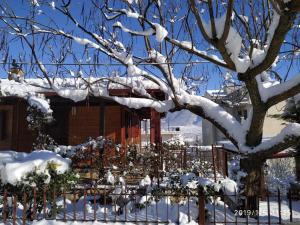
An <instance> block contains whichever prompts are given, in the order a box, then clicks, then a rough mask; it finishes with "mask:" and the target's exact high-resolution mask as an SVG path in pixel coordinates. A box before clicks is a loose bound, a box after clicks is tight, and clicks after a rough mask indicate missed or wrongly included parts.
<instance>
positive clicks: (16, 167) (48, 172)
mask: <svg viewBox="0 0 300 225" xmlns="http://www.w3.org/2000/svg"><path fill="white" fill-rule="evenodd" d="M9 153H12V152H9ZM3 154H4V155H6V159H5V160H4V161H3V164H2V165H1V163H2V162H1V163H0V174H1V177H0V178H1V182H2V187H1V188H2V189H4V188H5V189H6V190H8V192H9V196H10V195H16V196H18V198H19V199H22V197H23V194H24V193H26V195H27V204H28V205H27V209H28V211H27V213H28V215H30V214H31V213H32V209H33V204H34V192H33V189H34V188H35V189H36V204H37V211H38V212H40V211H41V210H42V208H43V192H44V190H47V191H46V200H47V202H48V207H49V213H51V210H53V209H54V207H55V209H58V208H57V207H56V206H53V205H51V204H52V198H53V194H54V193H53V192H54V191H55V196H59V195H60V194H61V193H62V191H63V189H64V190H66V191H67V190H68V189H71V188H72V187H74V186H75V185H76V184H77V181H78V176H77V174H75V173H74V172H73V171H71V170H70V160H68V159H64V158H62V157H61V156H59V155H57V154H55V153H53V152H51V151H45V150H43V151H34V152H32V153H30V154H25V153H24V154H22V155H20V154H19V153H18V154H17V155H16V154H7V152H6V153H3ZM3 154H2V153H0V157H1V156H2V155H3ZM15 156H17V157H15ZM4 157H5V156H4ZM8 213H10V212H8Z"/></svg>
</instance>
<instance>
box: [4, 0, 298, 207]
mask: <svg viewBox="0 0 300 225" xmlns="http://www.w3.org/2000/svg"><path fill="white" fill-rule="evenodd" d="M19 4H22V5H23V8H22V9H23V10H24V11H20V9H19V10H17V8H16V6H14V5H12V3H8V2H7V3H5V2H4V3H1V4H0V7H1V10H2V14H1V15H0V21H1V29H2V35H3V36H2V40H1V46H2V48H1V49H2V54H3V58H4V68H6V67H7V64H5V63H6V62H8V59H9V52H10V51H11V50H10V46H11V45H12V44H13V43H16V44H17V45H18V46H24V47H23V49H24V50H29V51H30V54H28V55H25V54H23V55H21V56H20V58H21V60H30V61H31V63H30V65H28V71H30V72H31V73H32V74H35V75H36V76H37V77H39V78H42V79H45V80H46V81H47V82H48V85H47V88H51V89H53V90H54V91H57V92H58V93H59V94H61V95H62V93H61V87H62V86H63V84H61V83H59V84H58V83H57V82H56V80H57V78H68V77H72V76H75V78H76V79H80V80H81V82H82V83H81V84H84V85H83V86H82V87H84V89H85V92H84V93H85V94H86V95H97V96H99V95H100V96H105V97H107V98H111V99H113V100H115V101H118V102H119V103H121V104H124V105H127V106H129V107H133V108H142V107H154V108H155V109H156V110H157V111H169V110H173V111H176V110H182V109H187V110H189V111H191V112H193V113H195V114H197V115H199V116H201V117H203V118H205V119H207V120H209V121H210V122H211V123H213V124H214V125H215V126H216V127H217V128H218V129H219V130H220V131H222V132H223V133H224V135H225V136H226V137H227V138H228V139H229V140H230V141H231V142H232V143H233V144H234V145H235V146H236V147H237V149H238V152H239V154H241V155H242V156H244V157H243V160H242V162H241V169H242V170H243V171H244V172H246V173H247V177H246V178H245V180H244V182H245V193H246V195H247V196H248V197H249V199H250V201H249V206H248V207H249V208H255V207H256V204H257V202H256V200H255V196H256V195H257V193H259V191H260V190H259V187H260V182H261V166H262V165H263V163H264V162H265V160H266V158H268V157H269V156H271V155H273V154H274V153H277V152H280V151H282V150H284V149H286V148H288V147H290V146H293V145H295V144H296V143H297V142H298V141H299V134H300V125H299V124H297V123H291V124H288V125H287V126H286V128H284V129H283V130H282V131H281V133H280V134H278V135H277V136H275V137H273V138H272V139H270V140H268V141H265V142H262V135H263V124H264V119H265V116H266V112H267V110H268V109H269V108H270V107H272V106H273V105H275V104H277V103H279V102H281V101H284V100H286V99H287V98H289V97H291V96H294V95H295V94H297V93H299V91H300V75H297V74H292V73H296V69H295V65H297V53H298V52H299V47H300V46H299V37H300V36H299V30H300V28H299V27H300V26H299V14H298V11H299V10H300V2H299V1H297V0H262V1H253V0H249V1H243V0H236V1H234V0H227V1H225V0H216V1H212V0H206V1H204V0H203V1H201V0H199V1H198V0H187V1H179V0H178V1H174V0H170V1H168V0H148V1H146V0H144V1H143V0H123V1H121V0H120V1H109V0H105V1H97V0H91V1H89V2H88V3H87V1H84V3H78V1H71V0H61V1H46V0H43V1H42V0H32V1H31V2H29V1H28V2H27V1H25V2H23V3H21V2H20V3H19ZM18 7H19V5H18ZM19 8H20V7H19ZM199 59H202V60H206V61H208V62H210V64H209V65H207V64H206V65H204V64H201V63H199ZM84 61H85V62H91V63H86V64H87V65H85V67H84V64H85V63H84ZM47 63H48V64H50V65H48V64H47ZM108 63H110V66H105V65H106V64H108ZM73 64H74V65H73ZM116 64H118V65H119V67H114V68H112V67H113V66H114V65H116ZM108 65H109V64H108ZM50 66H51V68H50V69H47V67H48V68H49V67H50ZM226 70H230V71H232V73H234V76H235V79H236V80H237V82H240V83H241V84H242V85H244V86H245V87H246V89H247V91H248V94H249V96H250V99H251V103H252V113H251V115H250V116H249V117H248V119H247V121H246V122H245V123H243V124H241V123H240V122H239V121H237V120H236V119H235V118H234V117H233V116H232V115H231V114H229V113H228V112H226V111H225V110H224V109H223V108H222V107H221V106H219V105H218V104H216V103H214V102H212V101H210V100H208V99H206V98H204V97H201V96H200V95H199V93H200V92H199V87H201V85H202V84H203V81H205V80H207V79H208V78H209V77H213V76H218V75H217V74H218V72H220V73H224V71H226ZM74 71H75V72H74ZM99 73H102V74H101V76H99V78H98V79H93V80H92V81H91V79H88V77H89V76H95V77H97V76H98V74H99ZM105 73H106V74H105ZM266 73H267V74H270V75H275V76H276V77H277V78H280V80H281V82H269V81H268V80H266V79H263V77H264V76H265V74H266ZM74 74H75V75H74ZM112 74H113V75H112ZM290 74H291V75H290ZM123 76H125V77H128V78H130V79H123ZM75 78H74V79H75ZM128 80H130V82H128ZM66 82H67V81H66ZM112 83H117V84H118V85H124V86H126V87H128V88H131V89H132V91H133V92H134V93H135V96H137V97H131V98H126V97H123V98H121V97H115V96H110V95H109V94H108V92H107V91H106V89H107V87H108V86H109V85H110V84H112ZM149 83H151V85H152V86H153V85H155V87H157V88H159V89H160V90H161V91H162V92H164V93H166V94H167V95H168V96H169V98H168V99H167V100H165V101H160V100H158V99H156V98H155V96H152V95H150V94H149V93H148V92H147V90H146V89H147V87H148V86H149ZM146 84H147V85H148V86H147V85H146ZM70 85H71V84H68V86H67V87H69V88H73V90H74V88H75V89H76V88H78V87H71V86H70ZM64 88H66V86H64ZM66 97H68V96H66Z"/></svg>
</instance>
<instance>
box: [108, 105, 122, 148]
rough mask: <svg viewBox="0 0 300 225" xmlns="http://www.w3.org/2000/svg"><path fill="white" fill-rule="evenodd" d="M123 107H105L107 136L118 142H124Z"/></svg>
mask: <svg viewBox="0 0 300 225" xmlns="http://www.w3.org/2000/svg"><path fill="white" fill-rule="evenodd" d="M121 122H122V121H121V107H120V106H106V107H105V128H104V134H105V137H108V138H111V139H112V140H114V142H116V143H119V144H120V143H122V137H121V125H122V124H121Z"/></svg>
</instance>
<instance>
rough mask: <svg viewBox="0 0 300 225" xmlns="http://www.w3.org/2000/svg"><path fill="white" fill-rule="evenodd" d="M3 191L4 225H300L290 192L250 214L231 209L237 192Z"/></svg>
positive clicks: (262, 201)
mask: <svg viewBox="0 0 300 225" xmlns="http://www.w3.org/2000/svg"><path fill="white" fill-rule="evenodd" d="M2 191H3V192H2V193H1V196H2V205H0V210H1V212H2V218H1V219H2V221H3V222H4V223H5V224H7V223H12V224H29V223H30V221H34V220H44V219H46V220H56V221H100V222H105V223H106V222H119V223H124V222H131V223H135V224H167V223H168V224H169V223H172V224H182V225H185V224H189V225H192V224H200V225H204V224H231V225H233V224H236V225H238V224H269V225H271V224H272V225H274V224H284V223H286V222H299V221H300V201H298V200H295V199H294V198H293V196H292V193H291V192H290V193H289V194H288V195H281V193H280V192H279V191H278V193H277V194H275V195H274V194H272V195H271V194H269V195H268V194H267V195H266V197H265V198H260V197H259V196H257V197H258V198H259V207H258V209H257V210H247V209H239V208H230V207H229V205H230V204H228V199H235V200H236V199H238V196H237V195H236V193H234V194H232V195H230V196H228V195H227V196H224V195H222V194H209V195H204V194H203V192H202V191H200V189H198V190H195V191H194V192H191V191H189V192H186V193H176V194H174V192H172V190H167V189H165V190H164V191H157V192H155V193H147V191H145V193H138V192H134V191H132V189H130V188H129V187H124V186H123V187H121V186H112V185H102V186H97V187H81V188H76V189H72V190H69V191H66V190H55V189H42V190H40V189H38V188H37V187H32V189H31V190H30V191H27V192H23V193H12V192H11V190H8V189H3V190H2ZM207 200H208V201H207ZM199 215H200V216H199ZM0 222H1V221H0Z"/></svg>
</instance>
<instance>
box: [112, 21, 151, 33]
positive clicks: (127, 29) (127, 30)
mask: <svg viewBox="0 0 300 225" xmlns="http://www.w3.org/2000/svg"><path fill="white" fill-rule="evenodd" d="M113 26H114V27H118V28H120V29H122V31H124V32H126V33H129V34H131V35H137V36H150V35H153V34H154V33H155V30H153V29H152V28H150V29H148V30H145V31H135V30H131V29H129V28H127V27H125V26H124V25H123V24H122V23H121V22H119V21H118V22H116V23H114V25H113Z"/></svg>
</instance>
